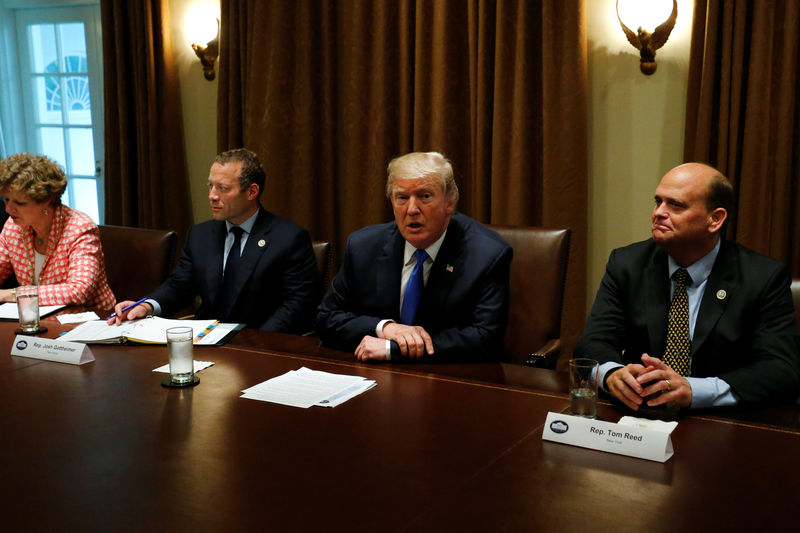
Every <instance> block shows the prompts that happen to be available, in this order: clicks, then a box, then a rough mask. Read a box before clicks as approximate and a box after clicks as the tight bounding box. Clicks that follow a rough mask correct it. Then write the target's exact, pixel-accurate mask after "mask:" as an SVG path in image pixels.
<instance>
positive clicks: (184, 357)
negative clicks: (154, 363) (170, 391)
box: [162, 326, 200, 387]
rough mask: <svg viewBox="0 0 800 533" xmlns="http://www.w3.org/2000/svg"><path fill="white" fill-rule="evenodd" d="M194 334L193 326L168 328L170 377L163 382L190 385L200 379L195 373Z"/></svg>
mask: <svg viewBox="0 0 800 533" xmlns="http://www.w3.org/2000/svg"><path fill="white" fill-rule="evenodd" d="M193 339H194V334H193V331H192V328H191V327H188V326H180V327H176V328H169V329H167V346H168V348H169V378H167V379H165V380H164V381H163V382H162V385H165V386H168V387H188V386H191V385H195V384H197V383H198V382H199V381H200V380H199V379H198V378H197V376H195V375H194V344H193Z"/></svg>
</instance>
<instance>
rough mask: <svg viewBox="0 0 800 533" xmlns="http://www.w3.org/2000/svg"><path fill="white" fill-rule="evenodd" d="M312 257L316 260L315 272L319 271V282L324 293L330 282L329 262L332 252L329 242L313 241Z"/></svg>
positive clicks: (331, 259)
mask: <svg viewBox="0 0 800 533" xmlns="http://www.w3.org/2000/svg"><path fill="white" fill-rule="evenodd" d="M311 245H312V246H313V247H314V257H315V258H316V260H317V272H318V273H319V283H320V287H321V288H322V293H323V294H324V293H325V292H326V291H327V290H328V285H329V284H330V282H331V279H330V278H331V263H332V261H333V254H332V253H331V243H330V242H328V241H313V242H312V244H311Z"/></svg>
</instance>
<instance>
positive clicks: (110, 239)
mask: <svg viewBox="0 0 800 533" xmlns="http://www.w3.org/2000/svg"><path fill="white" fill-rule="evenodd" d="M100 242H101V243H102V245H103V255H104V256H105V262H106V276H107V277H108V284H109V285H110V286H111V290H112V291H114V296H116V297H117V301H122V300H138V299H139V298H141V297H143V296H145V295H147V293H149V292H152V291H153V290H154V289H155V288H156V287H158V286H159V285H161V283H163V282H164V280H165V279H167V277H168V276H169V273H170V270H171V269H172V263H173V260H174V259H175V248H176V246H177V243H178V234H177V233H175V232H174V231H164V230H154V229H142V228H128V227H124V226H100Z"/></svg>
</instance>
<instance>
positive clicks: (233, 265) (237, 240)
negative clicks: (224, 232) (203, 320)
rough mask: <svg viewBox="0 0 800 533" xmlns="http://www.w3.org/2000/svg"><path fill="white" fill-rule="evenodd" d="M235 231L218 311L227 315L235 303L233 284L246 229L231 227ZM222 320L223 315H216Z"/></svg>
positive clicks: (232, 231)
mask: <svg viewBox="0 0 800 533" xmlns="http://www.w3.org/2000/svg"><path fill="white" fill-rule="evenodd" d="M231 233H233V245H231V249H230V251H229V252H228V259H227V260H226V261H225V273H224V274H223V276H222V287H221V288H220V293H221V294H220V297H219V302H220V304H219V306H218V312H219V313H225V314H226V316H227V313H228V310H229V309H230V307H231V306H232V305H233V303H234V300H235V295H234V293H233V286H234V282H235V280H236V271H237V270H238V269H239V260H240V258H241V253H242V234H243V233H244V230H243V229H242V228H240V227H239V226H233V227H232V228H231ZM215 318H218V319H220V320H222V319H223V316H222V315H220V316H219V317H215Z"/></svg>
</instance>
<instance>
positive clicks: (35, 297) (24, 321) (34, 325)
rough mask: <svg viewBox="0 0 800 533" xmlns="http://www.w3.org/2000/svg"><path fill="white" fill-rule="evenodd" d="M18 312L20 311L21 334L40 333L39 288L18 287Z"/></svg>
mask: <svg viewBox="0 0 800 533" xmlns="http://www.w3.org/2000/svg"><path fill="white" fill-rule="evenodd" d="M17 310H18V311H19V329H18V330H17V331H18V332H19V333H23V334H27V333H39V331H40V330H39V287H38V286H37V285H23V286H21V287H17Z"/></svg>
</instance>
